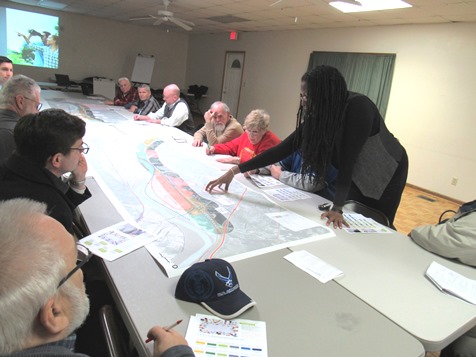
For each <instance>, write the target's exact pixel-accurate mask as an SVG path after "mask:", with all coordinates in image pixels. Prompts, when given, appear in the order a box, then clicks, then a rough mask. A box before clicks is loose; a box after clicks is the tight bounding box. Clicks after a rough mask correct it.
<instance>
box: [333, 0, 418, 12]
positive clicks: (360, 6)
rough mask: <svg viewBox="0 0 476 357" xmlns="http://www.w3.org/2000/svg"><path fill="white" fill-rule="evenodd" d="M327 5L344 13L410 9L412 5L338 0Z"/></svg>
mask: <svg viewBox="0 0 476 357" xmlns="http://www.w3.org/2000/svg"><path fill="white" fill-rule="evenodd" d="M329 5H331V6H333V7H335V8H336V9H338V10H340V11H342V12H345V13H348V12H364V11H377V10H392V9H403V8H407V7H412V5H410V4H408V3H406V2H405V1H402V0H340V1H332V2H330V3H329Z"/></svg>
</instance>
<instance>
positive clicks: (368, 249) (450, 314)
mask: <svg viewBox="0 0 476 357" xmlns="http://www.w3.org/2000/svg"><path fill="white" fill-rule="evenodd" d="M291 249H292V250H306V251H308V252H310V253H312V254H314V255H316V256H317V257H319V258H321V259H323V260H325V261H327V262H328V263H330V264H332V265H334V266H335V267H337V268H339V269H340V270H342V271H343V272H344V276H343V277H340V278H338V279H336V281H337V283H338V284H340V285H341V286H342V287H344V288H346V289H347V290H349V291H350V292H351V293H353V294H355V295H356V296H357V297H359V298H360V299H362V300H363V301H365V302H366V303H367V304H369V305H370V306H372V307H373V308H374V309H376V310H377V311H380V312H381V313H382V314H383V315H385V316H387V317H388V318H389V319H390V320H392V321H393V322H395V323H396V324H398V325H399V326H401V327H402V328H404V329H405V330H406V331H408V332H409V333H411V334H412V335H414V336H415V337H417V338H418V339H419V340H420V341H421V342H422V343H423V345H424V347H425V349H426V350H427V351H440V350H441V349H442V348H443V347H445V346H446V345H448V344H449V343H451V342H452V341H453V340H455V339H456V338H457V337H459V336H460V335H462V334H463V333H464V332H466V331H467V330H469V329H470V328H471V327H473V326H474V325H476V306H474V305H471V304H469V303H466V302H464V301H462V300H460V299H457V298H455V297H453V296H450V295H447V294H444V293H442V292H440V291H439V290H438V289H437V288H436V287H435V286H434V285H433V284H432V283H431V282H430V281H429V280H428V279H427V278H425V271H426V269H427V268H428V267H429V266H430V263H431V262H432V261H437V262H439V263H440V264H443V265H444V266H446V267H448V268H450V269H453V270H455V271H457V272H459V273H461V274H463V275H465V276H467V277H469V278H472V279H476V269H474V268H472V267H468V266H465V265H462V264H458V263H455V262H453V261H450V260H448V259H445V258H442V257H439V256H437V255H435V254H432V253H430V252H428V251H426V250H424V249H422V248H420V247H419V246H418V245H416V244H415V243H414V242H413V241H412V240H411V239H410V238H408V237H407V236H404V235H401V234H398V233H394V234H383V235H380V234H379V235H372V234H347V233H345V232H343V231H341V232H339V233H338V236H337V237H336V238H333V239H327V240H323V241H318V242H313V243H309V244H304V245H298V246H294V247H292V248H291Z"/></svg>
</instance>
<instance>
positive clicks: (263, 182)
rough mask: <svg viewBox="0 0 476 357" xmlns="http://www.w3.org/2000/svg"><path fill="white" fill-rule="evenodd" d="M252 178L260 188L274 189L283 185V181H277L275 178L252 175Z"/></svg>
mask: <svg viewBox="0 0 476 357" xmlns="http://www.w3.org/2000/svg"><path fill="white" fill-rule="evenodd" d="M250 178H251V180H252V181H253V182H254V183H255V185H256V186H258V187H274V186H279V185H282V183H281V181H279V180H276V179H275V178H274V177H273V176H265V175H250Z"/></svg>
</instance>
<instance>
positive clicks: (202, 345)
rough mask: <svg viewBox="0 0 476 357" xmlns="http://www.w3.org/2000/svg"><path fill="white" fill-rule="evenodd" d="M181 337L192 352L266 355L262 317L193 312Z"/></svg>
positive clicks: (226, 354) (217, 354) (261, 356)
mask: <svg viewBox="0 0 476 357" xmlns="http://www.w3.org/2000/svg"><path fill="white" fill-rule="evenodd" d="M185 338H186V340H187V342H188V344H189V345H190V347H191V348H192V349H193V352H194V353H195V356H249V357H267V356H268V345H267V343H266V323H265V322H263V321H253V320H243V319H234V320H223V319H220V318H218V317H216V316H211V315H201V314H197V315H195V316H190V322H189V324H188V328H187V334H186V335H185Z"/></svg>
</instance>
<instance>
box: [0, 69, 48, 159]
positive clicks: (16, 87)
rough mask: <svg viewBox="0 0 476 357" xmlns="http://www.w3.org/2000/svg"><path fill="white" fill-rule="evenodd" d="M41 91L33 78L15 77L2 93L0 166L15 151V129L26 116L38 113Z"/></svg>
mask: <svg viewBox="0 0 476 357" xmlns="http://www.w3.org/2000/svg"><path fill="white" fill-rule="evenodd" d="M40 93H41V89H40V87H39V86H38V84H37V83H36V82H35V81H34V80H33V79H31V78H28V77H26V76H23V75H16V76H13V77H12V78H11V79H10V80H9V81H8V82H6V84H5V85H4V86H3V88H2V90H1V91H0V164H2V163H3V162H4V161H5V160H6V159H7V158H8V157H9V156H10V155H11V153H12V152H13V150H15V143H14V141H13V128H15V125H16V124H17V122H18V119H20V117H22V116H23V115H26V114H31V113H38V111H39V110H40V109H41V106H42V104H41V103H40Z"/></svg>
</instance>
